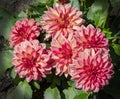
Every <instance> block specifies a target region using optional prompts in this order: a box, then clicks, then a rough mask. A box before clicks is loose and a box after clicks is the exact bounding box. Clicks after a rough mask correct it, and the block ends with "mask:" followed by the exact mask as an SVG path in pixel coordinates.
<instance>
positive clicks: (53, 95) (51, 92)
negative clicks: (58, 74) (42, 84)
mask: <svg viewBox="0 0 120 99" xmlns="http://www.w3.org/2000/svg"><path fill="white" fill-rule="evenodd" d="M44 99H61V96H60V92H59V90H58V89H57V87H54V88H51V87H49V88H48V89H46V91H45V93H44Z"/></svg>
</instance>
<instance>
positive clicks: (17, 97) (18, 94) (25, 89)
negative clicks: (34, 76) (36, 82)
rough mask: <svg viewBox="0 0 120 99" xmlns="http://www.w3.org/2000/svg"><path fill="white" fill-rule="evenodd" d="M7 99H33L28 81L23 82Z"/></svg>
mask: <svg viewBox="0 0 120 99" xmlns="http://www.w3.org/2000/svg"><path fill="white" fill-rule="evenodd" d="M7 99H32V89H31V87H30V85H29V84H28V83H27V82H26V81H23V82H22V81H21V82H20V83H19V84H18V86H17V87H16V88H15V90H13V92H12V93H10V94H8V96H7Z"/></svg>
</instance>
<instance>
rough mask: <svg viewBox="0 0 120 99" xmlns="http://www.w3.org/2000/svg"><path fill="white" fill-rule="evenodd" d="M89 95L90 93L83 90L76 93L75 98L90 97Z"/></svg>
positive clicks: (85, 98) (83, 98)
mask: <svg viewBox="0 0 120 99" xmlns="http://www.w3.org/2000/svg"><path fill="white" fill-rule="evenodd" d="M88 96H89V94H87V93H85V92H83V91H81V93H79V95H76V96H75V97H74V99H88Z"/></svg>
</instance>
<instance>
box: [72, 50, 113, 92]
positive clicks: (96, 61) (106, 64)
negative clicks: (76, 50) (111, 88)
mask: <svg viewBox="0 0 120 99" xmlns="http://www.w3.org/2000/svg"><path fill="white" fill-rule="evenodd" d="M89 50H90V51H88V50H85V51H84V52H83V53H84V54H85V55H88V56H85V57H84V56H83V58H82V56H81V57H78V59H77V60H75V61H74V65H72V66H71V69H72V70H73V72H72V73H71V75H72V80H75V81H76V88H82V89H83V90H85V91H86V92H89V91H93V92H98V91H99V90H100V89H102V88H103V87H104V86H105V85H107V84H108V81H109V79H110V78H111V76H112V75H113V65H112V63H111V60H110V57H109V54H108V51H107V50H106V49H105V50H103V49H100V50H98V51H97V52H96V53H95V51H94V49H89ZM84 54H81V55H84Z"/></svg>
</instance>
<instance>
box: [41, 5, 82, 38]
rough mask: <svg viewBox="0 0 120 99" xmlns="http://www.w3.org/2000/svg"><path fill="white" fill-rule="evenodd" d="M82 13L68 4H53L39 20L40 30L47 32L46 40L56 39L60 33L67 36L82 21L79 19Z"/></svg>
mask: <svg viewBox="0 0 120 99" xmlns="http://www.w3.org/2000/svg"><path fill="white" fill-rule="evenodd" d="M81 16H82V12H81V11H77V8H76V7H71V6H70V5H69V4H66V5H62V4H57V3H55V4H54V7H53V8H51V7H49V8H48V11H46V12H45V14H44V15H43V17H42V19H41V24H42V28H43V29H44V30H45V31H46V32H47V36H46V39H48V38H49V37H51V36H52V37H56V36H58V35H59V34H60V33H62V34H63V35H65V36H67V35H68V33H72V32H73V30H76V29H77V28H78V27H79V26H80V25H81V24H82V23H83V22H84V21H83V19H82V18H81Z"/></svg>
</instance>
